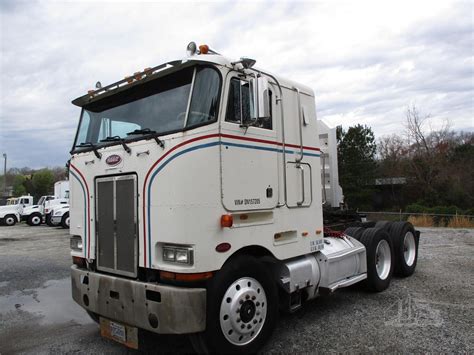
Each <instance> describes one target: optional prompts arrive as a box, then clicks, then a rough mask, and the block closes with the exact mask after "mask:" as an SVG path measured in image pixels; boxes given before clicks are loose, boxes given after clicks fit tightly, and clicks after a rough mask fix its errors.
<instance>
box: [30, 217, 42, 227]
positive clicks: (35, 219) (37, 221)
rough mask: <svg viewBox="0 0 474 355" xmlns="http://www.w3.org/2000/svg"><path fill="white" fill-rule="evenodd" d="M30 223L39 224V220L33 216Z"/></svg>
mask: <svg viewBox="0 0 474 355" xmlns="http://www.w3.org/2000/svg"><path fill="white" fill-rule="evenodd" d="M31 222H32V223H33V224H35V225H36V224H40V223H41V219H40V218H39V217H38V216H34V217H33V218H32V219H31Z"/></svg>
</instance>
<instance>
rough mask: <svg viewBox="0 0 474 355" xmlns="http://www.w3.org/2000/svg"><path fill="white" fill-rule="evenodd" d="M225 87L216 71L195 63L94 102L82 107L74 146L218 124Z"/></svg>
mask: <svg viewBox="0 0 474 355" xmlns="http://www.w3.org/2000/svg"><path fill="white" fill-rule="evenodd" d="M220 85H221V82H220V76H219V73H218V71H217V70H216V69H214V68H211V67H192V68H186V69H183V70H180V71H178V72H175V73H172V74H170V75H167V76H165V77H162V78H159V79H156V80H152V81H149V82H146V83H144V84H142V85H137V86H136V87H133V88H130V89H129V90H126V91H123V92H120V93H117V94H116V95H113V96H111V97H108V98H104V99H103V100H99V101H97V102H95V103H92V104H89V105H87V106H85V107H84V109H83V111H82V117H81V122H80V124H79V129H78V133H77V136H76V142H75V144H74V146H75V147H78V146H80V145H81V144H86V143H87V144H90V143H92V144H94V145H100V144H110V142H109V143H106V142H101V140H104V139H106V138H107V137H120V138H123V139H137V138H139V137H141V136H143V134H144V133H147V132H148V133H149V132H152V133H154V132H156V133H157V134H165V133H172V132H177V131H182V130H186V129H189V128H192V127H196V126H199V125H202V124H206V123H209V122H214V121H216V120H217V111H218V101H219V92H220ZM140 130H142V131H141V132H140ZM143 130H145V131H143ZM134 131H138V132H134Z"/></svg>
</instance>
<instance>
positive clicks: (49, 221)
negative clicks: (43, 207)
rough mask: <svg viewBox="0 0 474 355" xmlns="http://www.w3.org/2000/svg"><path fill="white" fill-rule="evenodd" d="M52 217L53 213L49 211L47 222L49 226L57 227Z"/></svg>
mask: <svg viewBox="0 0 474 355" xmlns="http://www.w3.org/2000/svg"><path fill="white" fill-rule="evenodd" d="M51 217H52V216H51V213H48V214H47V215H46V224H47V225H48V226H50V227H56V226H55V225H54V224H53V222H51Z"/></svg>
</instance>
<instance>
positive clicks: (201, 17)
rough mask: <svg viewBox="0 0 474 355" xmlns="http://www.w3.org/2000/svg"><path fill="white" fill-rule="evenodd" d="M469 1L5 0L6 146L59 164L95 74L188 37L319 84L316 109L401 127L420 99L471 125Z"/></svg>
mask: <svg viewBox="0 0 474 355" xmlns="http://www.w3.org/2000/svg"><path fill="white" fill-rule="evenodd" d="M473 10H474V9H473V4H472V2H468V1H466V2H439V3H438V2H436V1H434V2H433V1H417V2H409V1H393V2H371V1H367V2H364V1H362V2H356V3H354V2H332V1H331V2H272V1H264V2H235V1H228V2H213V3H197V4H192V3H182V2H173V3H163V2H159V3H150V2H140V3H138V2H128V3H127V2H110V1H103V2H72V1H68V2H53V1H51V2H48V1H45V2H19V1H5V0H4V1H1V2H0V26H1V31H0V49H1V58H0V98H1V99H0V100H1V101H0V151H2V152H3V151H5V152H7V153H8V154H9V161H10V162H11V164H13V166H18V167H20V166H24V165H28V166H31V167H41V166H45V165H49V166H54V165H62V164H63V163H64V162H65V161H66V160H67V159H68V152H69V149H70V147H71V145H72V140H73V137H74V134H75V127H76V124H77V120H78V117H79V113H80V111H79V109H78V108H77V107H74V106H73V105H71V104H70V101H71V100H72V99H74V98H75V97H77V96H80V95H82V94H84V93H85V92H86V91H87V90H88V89H90V88H92V87H93V85H94V83H95V82H96V81H97V80H101V82H102V83H103V84H106V83H110V82H114V81H116V80H118V79H121V78H123V77H124V76H125V75H129V74H131V73H133V72H135V71H137V70H141V69H143V68H145V67H149V66H153V65H157V64H159V63H161V62H165V61H168V60H172V59H175V58H180V57H182V56H183V55H184V47H185V45H186V44H187V43H188V42H189V41H191V40H195V41H196V42H198V43H208V44H210V45H211V46H212V47H213V48H215V49H216V50H218V51H219V52H221V53H222V54H224V55H226V56H229V57H232V58H239V57H241V56H250V57H254V58H256V59H257V65H258V66H259V67H261V68H265V69H267V70H269V71H272V72H274V73H278V74H281V75H283V76H285V77H289V78H292V79H293V80H295V81H299V82H302V83H304V84H306V85H309V86H310V87H312V88H313V89H314V90H315V92H316V104H317V110H318V117H319V118H322V119H324V120H326V121H327V122H328V123H330V124H332V125H337V124H343V125H344V126H346V127H347V126H349V125H352V124H355V123H360V122H362V123H365V124H368V125H370V126H372V127H373V129H374V131H375V133H376V135H377V136H380V135H383V134H391V133H396V132H399V131H400V130H401V129H402V123H403V119H404V111H405V109H406V107H407V105H409V104H413V103H416V104H417V105H418V106H419V108H420V110H421V111H423V112H425V113H431V114H432V116H433V117H435V119H443V118H449V119H451V122H452V124H453V128H455V129H458V130H461V129H464V130H473V126H474V122H473V116H474V104H473V97H474V95H473V94H474V82H473V81H474V73H473V70H474V69H473V68H474V55H473V54H474V51H473V43H474V41H473V33H474V31H473V18H472V13H473Z"/></svg>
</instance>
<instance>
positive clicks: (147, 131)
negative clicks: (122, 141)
mask: <svg viewBox="0 0 474 355" xmlns="http://www.w3.org/2000/svg"><path fill="white" fill-rule="evenodd" d="M134 134H142V135H150V136H152V138H153V139H154V140H155V142H156V144H158V145H159V146H160V147H161V148H163V149H164V148H165V144H164V143H163V141H162V140H160V138H158V134H157V132H156V131H153V130H152V129H149V128H142V129H136V130H134V131H132V132H128V133H127V136H132V135H134Z"/></svg>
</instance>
